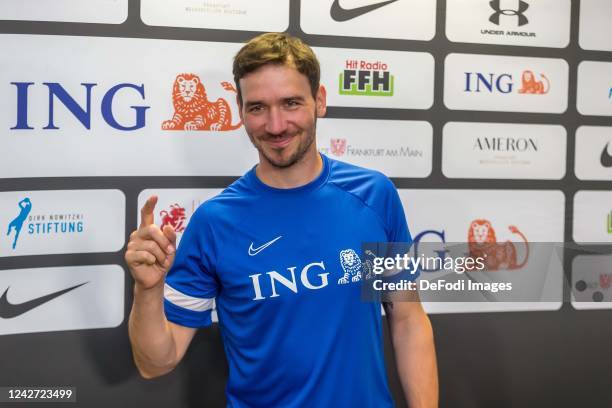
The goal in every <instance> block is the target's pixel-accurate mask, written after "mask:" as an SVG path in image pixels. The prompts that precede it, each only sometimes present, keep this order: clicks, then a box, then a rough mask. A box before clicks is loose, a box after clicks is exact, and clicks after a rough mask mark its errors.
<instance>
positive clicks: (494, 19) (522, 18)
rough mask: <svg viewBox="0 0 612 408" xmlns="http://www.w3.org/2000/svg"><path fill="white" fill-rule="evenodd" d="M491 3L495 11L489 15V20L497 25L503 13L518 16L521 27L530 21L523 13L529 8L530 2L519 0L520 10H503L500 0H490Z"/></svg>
mask: <svg viewBox="0 0 612 408" xmlns="http://www.w3.org/2000/svg"><path fill="white" fill-rule="evenodd" d="M489 5H490V6H491V8H492V9H493V10H495V13H493V14H491V17H489V21H490V22H492V23H493V24H495V25H499V16H500V15H502V14H503V15H505V16H517V17H518V25H519V27H520V26H524V25H525V24H527V23H528V22H529V20H528V19H527V17H525V16H524V15H523V13H524V12H525V11H526V10H527V9H528V8H529V4H527V2H525V1H522V0H519V7H518V10H512V9H504V10H501V9H500V8H499V7H500V6H499V0H493V1H490V2H489Z"/></svg>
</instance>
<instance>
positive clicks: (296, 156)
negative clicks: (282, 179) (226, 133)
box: [249, 116, 317, 169]
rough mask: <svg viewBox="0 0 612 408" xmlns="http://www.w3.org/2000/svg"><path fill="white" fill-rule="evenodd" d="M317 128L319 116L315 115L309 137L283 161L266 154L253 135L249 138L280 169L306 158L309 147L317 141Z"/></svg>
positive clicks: (269, 161)
mask: <svg viewBox="0 0 612 408" xmlns="http://www.w3.org/2000/svg"><path fill="white" fill-rule="evenodd" d="M316 129H317V118H316V116H315V120H314V126H313V129H312V132H311V133H310V134H309V135H308V138H307V139H305V140H303V141H302V142H300V144H299V145H298V147H297V149H296V151H295V152H294V153H293V154H292V155H291V156H289V158H287V159H286V160H282V159H281V160H282V161H278V160H275V159H274V158H273V157H270V155H268V154H266V152H265V150H264V149H263V148H262V147H261V146H260V145H258V144H256V143H255V141H254V139H253V137H251V135H249V138H250V139H251V143H253V146H255V148H256V149H257V150H258V151H259V153H260V154H261V155H262V156H263V157H264V158H265V159H266V160H267V161H268V163H270V164H271V165H272V166H274V167H276V168H278V169H286V168H288V167H291V166H293V165H294V164H296V163H297V162H299V161H300V160H302V159H303V158H304V156H305V155H306V152H308V149H310V147H311V146H312V144H313V143H314V142H315V138H316V137H315V135H316Z"/></svg>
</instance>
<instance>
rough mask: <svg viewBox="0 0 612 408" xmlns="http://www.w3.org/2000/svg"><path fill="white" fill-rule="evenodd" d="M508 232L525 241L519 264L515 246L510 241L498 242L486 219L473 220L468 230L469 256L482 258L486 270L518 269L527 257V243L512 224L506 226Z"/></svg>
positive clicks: (523, 264)
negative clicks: (522, 258) (523, 254)
mask: <svg viewBox="0 0 612 408" xmlns="http://www.w3.org/2000/svg"><path fill="white" fill-rule="evenodd" d="M508 229H509V230H510V232H512V233H513V234H517V235H518V236H520V237H521V239H522V240H523V241H524V242H525V248H526V252H525V259H524V260H523V262H521V263H520V264H519V263H517V259H516V247H515V246H514V244H513V243H512V242H510V241H506V242H502V243H498V242H497V238H496V236H495V230H494V229H493V226H492V225H491V223H490V222H489V221H487V220H474V221H472V224H471V225H470V229H469V231H468V246H469V250H470V257H471V258H478V257H481V258H484V264H485V267H486V270H487V271H497V270H500V269H520V268H522V267H523V266H525V264H526V263H527V259H528V258H529V243H528V242H527V238H526V237H525V235H523V233H522V232H521V231H519V229H518V228H516V227H515V226H514V225H511V226H509V227H508Z"/></svg>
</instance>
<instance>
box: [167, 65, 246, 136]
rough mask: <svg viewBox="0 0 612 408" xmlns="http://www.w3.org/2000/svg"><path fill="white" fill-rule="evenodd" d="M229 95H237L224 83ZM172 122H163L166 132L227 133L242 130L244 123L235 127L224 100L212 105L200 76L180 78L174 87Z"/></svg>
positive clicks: (229, 85) (232, 87) (229, 109)
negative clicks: (197, 131)
mask: <svg viewBox="0 0 612 408" xmlns="http://www.w3.org/2000/svg"><path fill="white" fill-rule="evenodd" d="M221 86H222V87H223V89H225V90H226V91H230V92H233V93H236V88H234V86H233V85H232V84H231V83H229V82H221ZM172 104H173V106H174V115H173V116H172V119H170V120H165V121H163V122H162V129H163V130H207V131H227V130H235V129H238V128H239V127H240V126H242V121H239V122H238V123H236V124H232V112H231V108H230V105H229V103H228V102H227V100H225V99H223V98H218V99H217V100H216V101H214V102H213V101H209V100H208V97H207V94H206V88H204V84H202V81H201V80H200V77H199V76H197V75H196V74H191V73H184V74H179V75H177V77H176V79H175V80H174V84H173V86H172Z"/></svg>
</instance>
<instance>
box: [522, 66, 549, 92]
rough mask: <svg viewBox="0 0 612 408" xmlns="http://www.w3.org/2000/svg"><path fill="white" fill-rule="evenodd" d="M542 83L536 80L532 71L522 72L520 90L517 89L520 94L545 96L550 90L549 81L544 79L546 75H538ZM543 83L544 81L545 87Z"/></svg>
mask: <svg viewBox="0 0 612 408" xmlns="http://www.w3.org/2000/svg"><path fill="white" fill-rule="evenodd" d="M540 76H541V77H542V79H543V81H538V80H536V76H535V75H534V73H533V71H529V70H527V71H523V74H522V75H521V89H519V91H518V92H519V93H520V94H537V95H543V94H547V93H548V91H549V90H550V81H548V78H546V75H544V74H540ZM544 81H546V85H544Z"/></svg>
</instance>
